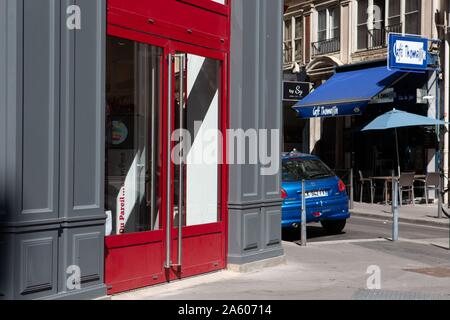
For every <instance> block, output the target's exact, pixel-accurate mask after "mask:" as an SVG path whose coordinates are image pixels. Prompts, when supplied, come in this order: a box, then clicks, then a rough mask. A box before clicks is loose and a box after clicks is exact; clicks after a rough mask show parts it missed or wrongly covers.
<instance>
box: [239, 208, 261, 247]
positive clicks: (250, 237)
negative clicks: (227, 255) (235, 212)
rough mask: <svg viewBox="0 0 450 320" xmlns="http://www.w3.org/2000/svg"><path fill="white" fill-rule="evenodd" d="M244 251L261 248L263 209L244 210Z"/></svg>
mask: <svg viewBox="0 0 450 320" xmlns="http://www.w3.org/2000/svg"><path fill="white" fill-rule="evenodd" d="M242 223H243V226H242V232H243V239H244V241H243V247H242V250H243V251H249V250H259V249H260V248H261V230H260V229H261V224H262V221H261V210H260V209H259V208H257V209H251V210H245V211H243V219H242Z"/></svg>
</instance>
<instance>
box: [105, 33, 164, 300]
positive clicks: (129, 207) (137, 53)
mask: <svg viewBox="0 0 450 320" xmlns="http://www.w3.org/2000/svg"><path fill="white" fill-rule="evenodd" d="M117 34H118V35H120V36H116V35H109V36H108V37H107V61H106V62H107V63H106V102H107V104H106V119H105V120H106V125H105V129H106V130H105V131H106V132H105V134H106V143H105V160H106V161H105V210H106V214H107V221H106V230H105V235H106V239H105V251H106V252H105V256H106V259H105V268H106V270H105V271H106V272H105V282H106V283H107V285H108V286H109V287H110V290H109V293H115V292H120V291H123V290H128V289H133V288H137V287H142V286H146V285H151V284H154V283H158V282H163V281H166V280H167V278H166V276H165V273H164V268H163V265H162V264H163V258H162V256H163V251H164V246H165V243H164V231H163V230H164V227H165V226H164V221H163V217H164V214H163V210H164V208H163V197H164V193H163V192H162V188H161V186H162V181H163V153H162V151H163V148H164V145H163V140H162V139H163V119H162V118H163V117H162V114H163V110H164V108H163V106H164V101H165V100H164V87H165V85H164V79H165V77H164V69H165V63H164V58H165V54H164V49H163V47H162V46H155V45H151V44H149V43H147V42H145V41H136V40H132V38H133V37H132V35H131V34H130V35H128V34H123V36H122V34H121V32H117Z"/></svg>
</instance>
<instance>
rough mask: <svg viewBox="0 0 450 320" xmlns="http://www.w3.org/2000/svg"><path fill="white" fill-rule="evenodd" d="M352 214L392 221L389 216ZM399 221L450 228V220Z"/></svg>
mask: <svg viewBox="0 0 450 320" xmlns="http://www.w3.org/2000/svg"><path fill="white" fill-rule="evenodd" d="M350 213H351V215H352V216H355V217H361V218H372V219H377V220H383V221H386V220H389V221H392V218H391V217H389V216H380V215H378V214H375V213H367V212H354V211H350ZM398 221H399V222H404V223H411V224H417V225H423V226H432V227H448V226H449V223H448V222H447V221H448V219H443V221H442V222H440V221H427V220H421V219H413V218H401V217H399V219H398Z"/></svg>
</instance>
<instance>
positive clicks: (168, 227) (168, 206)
mask: <svg viewBox="0 0 450 320" xmlns="http://www.w3.org/2000/svg"><path fill="white" fill-rule="evenodd" d="M172 58H173V56H172V54H170V53H169V54H168V55H167V70H168V72H167V73H168V75H167V162H166V165H167V188H166V262H165V263H164V268H166V269H170V267H171V266H172V261H171V259H170V255H171V244H172V243H171V242H172V241H171V240H172V239H171V225H170V222H171V219H170V215H171V201H170V200H171V194H172V192H171V191H172V184H171V182H172V169H171V167H172V163H171V146H172V62H173V61H172Z"/></svg>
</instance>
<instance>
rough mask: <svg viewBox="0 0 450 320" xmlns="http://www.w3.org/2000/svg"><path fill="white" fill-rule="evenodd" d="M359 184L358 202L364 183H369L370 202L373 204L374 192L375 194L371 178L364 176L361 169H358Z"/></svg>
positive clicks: (361, 195) (360, 200) (360, 199)
mask: <svg viewBox="0 0 450 320" xmlns="http://www.w3.org/2000/svg"><path fill="white" fill-rule="evenodd" d="M359 184H360V192H359V202H360V203H362V200H363V194H364V186H365V185H366V184H369V188H370V189H369V191H370V202H371V203H372V204H373V198H374V194H375V186H374V184H373V181H372V179H369V178H364V176H363V173H362V171H361V170H359Z"/></svg>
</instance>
